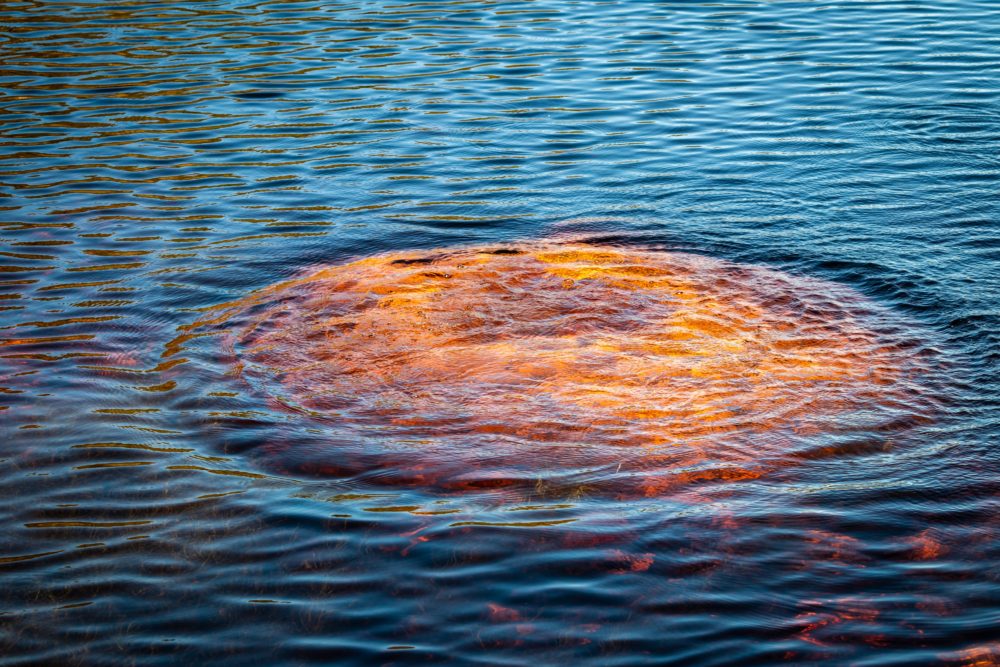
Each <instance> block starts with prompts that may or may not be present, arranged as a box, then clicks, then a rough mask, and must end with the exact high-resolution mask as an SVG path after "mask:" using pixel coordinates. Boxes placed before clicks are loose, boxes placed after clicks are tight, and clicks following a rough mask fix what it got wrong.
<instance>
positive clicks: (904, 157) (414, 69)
mask: <svg viewBox="0 0 1000 667" xmlns="http://www.w3.org/2000/svg"><path fill="white" fill-rule="evenodd" d="M998 48H1000V8H998V7H997V6H996V5H995V3H992V2H986V1H978V2H977V1H974V0H953V1H937V2H922V1H919V0H910V1H897V2H885V1H881V0H867V1H861V0H847V1H844V2H838V3H818V2H749V1H743V0H732V1H730V2H726V3H692V2H655V3H653V2H648V1H640V0H611V1H607V2H596V1H583V0H581V1H578V2H571V1H569V0H564V1H555V0H537V1H534V2H462V3H446V2H441V3H438V2H435V3H403V2H374V1H373V2H361V3H350V2H329V3H319V4H316V3H293V2H287V3H285V2H263V3H246V2H239V1H236V0H204V1H201V2H197V3H193V4H191V5H189V6H180V5H178V4H177V3H173V2H135V3H128V4H125V5H123V4H121V3H108V2H82V1H78V0H69V1H67V2H50V3H40V2H20V1H11V2H7V3H5V4H4V5H3V7H2V8H0V59H2V64H3V66H2V68H0V113H2V115H0V158H2V161H0V213H2V214H0V246H2V247H0V253H2V257H0V273H2V275H0V309H2V312H0V327H3V328H2V329H0V494H2V495H0V497H3V498H4V499H5V500H6V502H5V503H4V504H3V507H2V509H0V517H2V522H3V523H2V525H3V527H4V530H3V537H2V538H0V654H2V655H3V656H4V657H3V658H2V659H0V662H3V664H11V665H16V664H41V663H49V664H88V665H89V664H95V665H96V664H101V665H103V664H144V665H145V664H149V665H154V664H173V663H175V662H177V661H180V660H184V661H194V662H205V663H211V664H220V665H226V664H231V665H239V664H247V663H249V662H251V661H258V662H266V663H268V664H308V663H321V664H331V663H336V664H345V665H348V664H358V665H361V664H365V665H368V664H409V663H415V662H426V663H432V664H434V663H440V662H443V661H448V660H450V661H452V662H454V663H456V664H470V663H471V664H487V665H501V664H512V665H513V664H524V663H525V662H526V661H528V660H532V661H537V662H539V663H543V664H547V663H555V662H565V661H574V662H578V663H582V664H594V665H616V664H620V665H634V664H664V665H691V664H698V665H745V664H778V663H788V664H856V665H875V664H877V665H894V664H898V665H914V664H934V663H946V664H969V665H972V664H992V662H1000V644H998V643H997V642H998V641H1000V629H998V626H1000V609H998V607H997V603H996V601H997V600H998V599H1000V536H998V530H1000V520H998V518H997V517H998V508H1000V507H998V506H1000V496H998V493H1000V483H998V481H997V479H998V477H997V471H998V463H1000V457H998V454H997V453H996V452H993V451H992V450H993V445H994V443H996V442H997V439H998V438H997V436H998V435H1000V420H998V418H997V408H998V407H1000V406H998V401H997V391H998V389H1000V386H998V383H997V380H996V376H997V363H998V360H1000V340H998V334H997V331H998V330H1000V321H998V320H1000V316H998V310H997V308H996V303H997V299H998V297H1000V288H998V284H1000V281H998V277H1000V273H998V270H997V269H998V261H1000V234H998V232H997V228H996V224H997V219H998V213H1000V199H998V198H997V195H996V193H997V180H998V170H1000V158H998V157H997V153H996V143H997V140H998V139H1000V99H998V95H1000V86H998V84H1000V75H998V74H997V72H1000V50H998ZM570 237H571V238H574V239H581V238H583V239H586V240H587V241H589V242H591V243H594V244H598V245H606V246H609V247H616V248H655V249H659V250H663V251H681V252H685V253H694V254H697V255H704V256H707V257H710V258H714V259H718V260H725V261H728V262H735V263H739V264H749V265H761V266H764V267H769V268H771V269H775V270H779V271H782V272H786V273H789V274H792V275H795V276H802V277H803V279H816V280H820V281H828V282H832V283H838V284H840V285H842V286H843V288H844V289H848V290H853V291H855V292H857V293H859V294H861V295H863V296H864V297H865V298H866V299H869V300H871V301H872V302H873V303H875V304H877V305H878V307H879V308H882V309H886V311H887V312H891V313H892V314H893V318H897V319H898V321H900V322H906V327H907V330H908V331H919V332H921V335H920V338H919V344H918V345H915V346H914V349H915V350H919V352H920V354H921V355H923V356H922V357H921V358H922V359H934V363H933V365H932V369H933V371H932V372H931V371H929V372H928V379H927V380H926V383H925V384H926V386H928V387H932V388H933V392H932V394H933V396H934V407H935V410H934V411H933V412H934V414H933V419H926V420H920V421H919V422H914V423H909V422H908V423H905V424H894V425H892V427H891V428H888V429H878V428H866V427H859V426H858V425H857V424H853V425H852V424H849V423H838V424H836V425H835V428H834V429H833V430H832V431H831V432H830V433H831V434H832V435H831V434H828V436H827V437H828V438H829V441H828V442H826V443H825V445H824V446H818V447H815V448H813V449H811V450H809V451H811V452H813V455H810V456H803V457H799V459H798V460H797V461H796V465H794V466H786V467H782V468H780V469H777V470H774V471H771V472H770V473H769V474H766V475H762V476H758V477H754V478H749V479H711V478H710V479H698V478H693V479H692V481H691V483H690V484H686V485H685V486H684V488H683V491H678V492H676V493H665V494H658V495H654V496H651V497H645V496H643V495H641V494H640V495H629V496H628V497H616V496H615V495H614V494H608V493H598V492H588V491H587V489H586V488H584V489H583V490H580V488H579V486H573V485H566V484H553V483H551V480H547V479H546V478H545V477H544V476H539V477H538V479H536V480H531V481H530V483H525V484H520V485H515V486H512V487H510V486H504V487H500V488H493V487H490V486H489V485H481V486H479V487H475V488H462V489H460V490H455V489H443V488H440V487H437V486H434V485H430V484H427V485H421V484H420V483H418V482H417V481H415V480H413V479H410V480H409V481H408V482H407V483H405V484H400V483H390V482H392V480H391V479H387V478H388V477H391V475H386V474H385V473H386V471H385V469H380V468H378V467H374V468H371V469H367V470H361V471H359V470H348V471H346V472H345V470H344V469H343V468H337V467H336V466H333V467H331V469H329V470H324V469H322V468H316V467H312V468H310V467H309V466H307V465H299V464H298V461H297V460H296V459H295V458H294V457H292V456H291V455H290V454H289V452H296V451H306V452H308V451H316V450H317V448H321V447H323V446H328V445H329V443H335V442H337V441H338V439H341V440H342V439H343V438H344V431H343V428H342V427H341V426H340V425H338V424H337V423H335V422H331V421H328V420H327V421H324V420H317V419H313V418H310V417H309V416H308V415H302V414H297V413H294V412H291V411H289V410H287V409H284V408H283V407H282V406H281V405H278V404H275V403H274V402H273V401H269V400H267V396H266V395H262V394H261V393H260V392H259V391H257V390H255V389H254V387H253V386H251V385H248V384H246V383H242V384H241V383H240V382H238V381H237V378H234V377H232V376H231V375H227V374H226V373H225V367H226V360H225V358H224V354H225V353H224V350H222V349H221V348H220V345H219V341H218V340H217V338H218V337H216V336H210V335H208V336H197V335H196V334H198V333H199V332H196V331H192V330H189V329H186V328H185V327H187V326H188V325H190V324H191V323H192V322H195V321H197V320H198V319H199V318H201V317H202V316H203V314H204V312H205V309H206V308H210V307H212V306H218V305H219V304H223V303H228V302H233V301H237V300H239V299H241V298H245V297H246V296H247V295H248V294H250V293H252V292H253V291H254V290H258V289H261V288H264V287H266V286H268V285H271V284H274V283H278V282H281V281H286V280H289V279H292V278H294V277H296V276H300V275H302V274H303V272H304V271H308V270H311V269H312V268H315V267H317V266H321V265H330V264H338V263H343V262H347V261H351V260H354V259H357V258H359V257H366V256H371V255H374V254H378V253H383V252H410V251H419V250H423V249H430V248H438V247H448V246H456V245H470V244H475V245H482V244H495V243H499V244H503V243H524V242H529V243H530V242H533V240H536V239H551V238H570ZM185 334H190V336H188V337H186V338H183V339H182V340H178V336H179V335H181V336H184V335H185ZM817 444H818V443H817ZM291 464H295V465H291ZM977 661H979V662H977ZM991 661H992V662H991Z"/></svg>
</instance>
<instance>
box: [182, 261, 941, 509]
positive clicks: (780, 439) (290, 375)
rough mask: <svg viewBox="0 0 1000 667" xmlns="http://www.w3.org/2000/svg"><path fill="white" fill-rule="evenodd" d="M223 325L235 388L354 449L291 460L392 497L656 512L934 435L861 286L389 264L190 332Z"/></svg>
mask: <svg viewBox="0 0 1000 667" xmlns="http://www.w3.org/2000/svg"><path fill="white" fill-rule="evenodd" d="M204 327H211V328H218V329H219V330H223V331H225V332H226V337H225V338H224V343H223V344H224V346H226V347H227V348H228V347H231V348H232V350H233V354H234V356H233V364H234V366H233V372H234V373H235V374H238V375H240V376H242V378H243V379H244V380H246V381H247V382H249V383H250V384H251V385H252V386H254V387H256V388H257V389H258V390H259V391H260V392H262V393H263V394H264V395H265V396H267V397H269V398H270V399H272V400H274V401H275V402H276V403H277V404H279V405H280V406H282V407H284V408H285V409H288V410H292V411H296V412H300V413H303V414H305V415H307V416H309V417H310V418H313V419H317V420H321V421H324V422H326V423H330V424H336V425H337V427H338V428H340V429H341V433H342V434H346V435H342V437H340V438H338V440H337V442H331V443H328V444H327V445H326V448H325V449H315V448H309V447H304V446H303V447H298V448H296V447H295V446H292V447H291V448H289V451H278V452H275V453H274V456H276V457H278V458H280V459H281V460H282V461H283V463H287V461H285V459H286V457H290V458H291V459H292V460H294V461H296V462H297V465H298V466H299V467H302V466H303V464H304V463H307V464H308V466H307V467H312V468H314V469H319V470H323V469H327V470H329V471H330V472H336V471H351V472H354V473H357V472H362V471H366V470H370V471H373V472H375V473H376V474H374V475H372V476H371V479H373V480H377V481H379V482H380V483H410V484H414V485H423V486H444V487H459V488H495V487H501V486H507V485H514V484H517V483H521V484H524V483H525V482H526V481H530V480H535V479H540V478H541V479H546V480H547V481H555V480H558V479H560V478H562V479H563V481H564V482H568V481H569V480H572V484H574V485H578V486H583V487H586V486H588V485H593V486H598V487H600V488H603V489H609V490H614V491H615V492H618V493H625V494H636V493H639V494H642V495H646V496H653V495H658V494H661V493H665V492H668V491H670V490H671V489H674V488H676V487H678V486H681V485H685V484H691V483H699V482H705V481H711V482H716V481H740V480H749V479H755V478H757V477H760V476H761V475H762V474H763V473H764V472H765V471H766V470H767V469H768V468H769V467H773V466H775V465H778V464H779V462H780V461H784V462H785V463H787V462H789V461H792V460H795V458H796V456H795V455H798V456H799V457H805V458H816V457H817V456H826V457H829V456H842V455H851V454H856V453H858V452H865V451H868V450H870V449H872V448H876V449H879V448H880V445H878V444H874V443H872V444H863V443H859V442H858V441H857V438H856V435H857V434H859V433H882V434H885V433H890V432H896V431H901V430H906V429H908V428H910V427H912V426H913V425H916V424H921V423H925V422H927V421H928V420H929V411H930V402H929V401H927V400H926V399H925V398H924V394H925V393H926V392H925V391H924V390H922V389H921V386H920V381H921V375H922V374H926V373H928V372H929V370H930V364H931V363H932V361H931V360H930V359H928V358H926V357H927V355H926V354H922V353H921V350H920V348H919V338H917V336H918V334H919V332H918V331H917V330H916V329H915V328H914V327H913V326H911V325H907V323H906V322H905V321H904V320H902V319H901V318H899V317H896V316H894V315H893V314H892V313H891V312H889V311H887V310H886V309H884V308H880V307H879V306H877V305H876V304H875V303H873V302H871V301H870V300H868V299H866V298H864V297H863V296H861V295H860V294H858V293H857V292H854V291H853V290H850V289H849V288H846V287H844V286H841V285H837V284H834V283H828V282H825V281H821V280H816V279H812V278H806V277H801V276H794V275H791V274H785V273H781V272H778V271H775V270H773V269H768V268H764V267H760V266H752V265H745V264H734V263H730V262H725V261H722V260H716V259H712V258H709V257H706V256H699V255H691V254H684V253H676V252H674V253H664V252H653V251H644V250H639V249H625V248H613V247H602V246H594V245H586V244H552V243H544V242H542V243H527V244H508V245H492V246H481V247H464V248H440V249H435V250H429V251H421V252H411V253H394V254H389V255H379V256H374V257H369V258H364V259H360V260H356V261H353V262H349V263H346V264H342V265H335V266H330V267H325V268H321V269H318V270H316V271H314V272H312V273H310V274H308V275H305V276H303V277H301V278H297V279H294V280H291V281H288V282H284V283H279V284H277V285H274V286H271V287H269V288H266V289H264V290H262V291H260V292H257V293H255V294H253V295H251V296H250V297H248V298H246V299H243V300H241V301H238V302H236V303H235V304H230V305H228V306H225V307H222V308H221V309H214V310H213V312H212V313H211V314H210V315H208V316H207V317H206V318H205V319H204V320H202V321H200V322H197V323H195V324H194V325H192V326H191V327H186V328H185V330H187V331H192V330H198V329H201V328H204ZM185 335H189V334H185ZM847 434H854V435H855V439H854V441H853V442H836V441H832V440H831V438H834V437H835V436H838V435H839V436H843V435H847Z"/></svg>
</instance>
